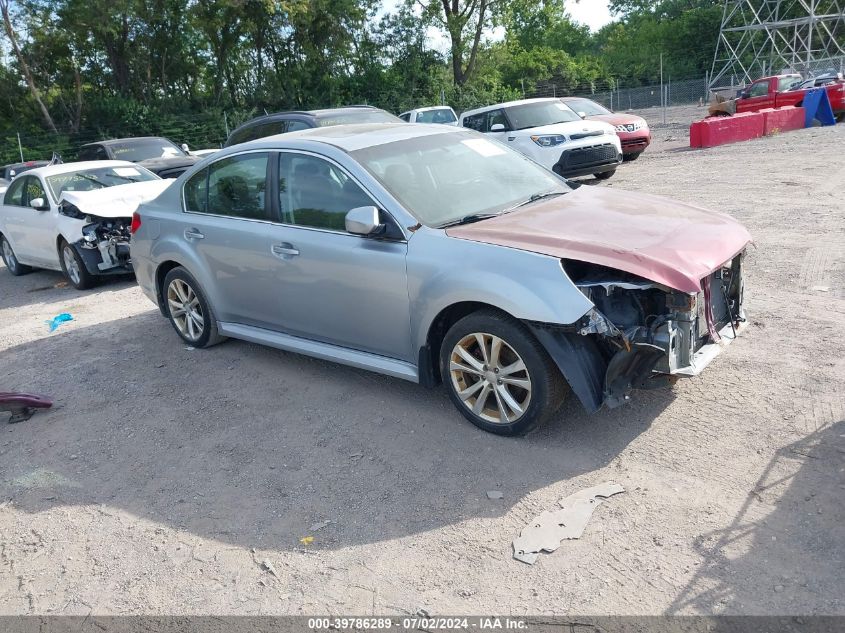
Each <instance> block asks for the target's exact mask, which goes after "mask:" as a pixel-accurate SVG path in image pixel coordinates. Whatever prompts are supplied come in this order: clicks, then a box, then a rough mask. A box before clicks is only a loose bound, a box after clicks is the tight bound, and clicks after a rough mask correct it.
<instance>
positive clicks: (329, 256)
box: [131, 123, 750, 435]
mask: <svg viewBox="0 0 845 633" xmlns="http://www.w3.org/2000/svg"><path fill="white" fill-rule="evenodd" d="M132 231H133V237H132V244H131V256H132V262H133V265H134V267H135V272H136V276H137V279H138V282H139V284H140V286H141V288H142V290H143V291H144V292H145V293H146V295H147V296H148V297H149V298H150V299H152V300H153V301H154V302H156V303H157V304H158V306H159V308H160V309H161V312H162V314H164V316H166V317H167V318H168V319H169V320H170V321H171V323H172V325H173V327H174V328H175V330H176V332H177V334H178V335H179V336H180V337H181V338H182V340H184V341H185V342H186V343H188V344H190V345H192V346H194V347H208V346H210V345H213V344H215V343H218V342H220V341H221V340H223V339H224V338H225V337H234V338H239V339H243V340H247V341H252V342H256V343H262V344H265V345H271V346H273V347H278V348H281V349H285V350H291V351H296V352H301V353H304V354H308V355H311V356H315V357H318V358H323V359H329V360H333V361H337V362H340V363H345V364H348V365H352V366H355V367H360V368H365V369H369V370H373V371H377V372H381V373H384V374H388V375H390V376H395V377H397V378H403V379H406V380H410V381H413V382H419V383H422V384H424V385H435V384H437V383H438V382H441V381H442V382H444V383H445V384H446V387H447V389H448V392H449V394H450V396H451V398H452V400H453V401H454V403H455V405H456V406H457V408H458V410H459V411H461V413H462V414H463V415H464V416H466V417H467V418H468V419H469V420H470V421H472V422H473V423H474V424H476V425H478V426H479V427H481V428H483V429H485V430H487V431H491V432H494V433H500V434H505V435H514V434H520V433H524V432H525V431H527V430H528V429H530V428H532V427H533V426H535V425H536V424H537V423H539V422H541V421H542V420H544V419H546V418H548V417H549V416H551V415H552V414H553V413H554V412H555V411H556V410H557V409H558V407H559V406H560V404H561V402H562V400H563V398H564V396H565V394H566V393H567V392H568V390H569V388H571V391H572V392H574V394H575V395H576V396H577V397H578V399H579V400H580V401H581V402H582V403H583V404H584V406H585V407H586V408H587V409H588V410H589V411H596V410H598V409H599V408H600V407H601V406H602V405H607V406H616V405H619V404H622V403H623V402H625V400H627V399H628V397H629V395H628V394H629V392H630V391H631V389H632V388H634V387H655V386H661V385H665V384H668V383H669V382H670V380H669V379H670V377H672V376H692V375H695V374H697V373H698V372H699V371H701V370H702V369H703V368H704V366H706V365H707V363H709V361H710V360H712V358H713V357H714V356H715V355H716V354H718V353H719V351H720V350H721V349H722V348H723V347H724V343H725V342H730V341H732V340H733V339H734V338H735V337H736V335H737V333H738V332H739V331H740V330H741V329H742V326H743V322H744V312H743V307H742V302H743V282H742V279H743V276H742V260H743V253H744V250H745V247H746V245H747V244H748V242H749V240H750V236H749V235H748V233H747V231H746V230H745V229H744V228H743V227H742V226H741V225H739V224H738V223H737V222H735V221H734V220H732V219H731V218H730V217H728V216H725V215H722V214H717V213H712V212H708V211H704V210H701V209H697V208H694V207H690V206H687V205H683V204H680V203H676V202H672V201H668V200H664V199H662V198H657V197H654V196H647V195H639V194H632V193H622V192H616V191H612V190H610V189H607V188H601V187H580V188H572V187H571V186H570V185H568V184H567V182H566V181H565V180H563V179H562V178H560V177H558V176H556V175H555V174H553V173H551V172H550V171H547V170H545V169H543V168H542V167H540V166H539V165H537V164H536V163H534V162H532V161H530V160H529V159H527V158H525V157H524V156H522V155H521V154H520V153H518V152H516V151H514V150H511V149H509V148H508V147H505V146H503V145H501V144H499V143H496V142H495V141H492V140H490V139H487V138H485V137H484V136H483V135H481V134H478V133H476V132H473V131H470V130H466V129H461V128H453V127H449V126H443V125H416V124H406V123H401V124H376V125H350V126H337V127H328V128H322V129H313V130H307V131H303V132H295V133H292V134H285V135H282V136H275V137H271V138H266V139H262V140H257V141H253V142H250V143H247V144H244V145H238V146H235V147H231V148H228V149H224V150H222V151H220V152H218V153H216V154H214V155H213V156H211V157H210V158H207V159H205V160H204V161H203V162H201V163H199V164H198V165H196V166H195V167H194V168H193V169H192V170H191V171H189V172H188V173H186V174H184V175H183V176H181V177H180V178H179V179H178V180H177V181H176V182H175V183H174V185H173V186H171V187H170V188H168V189H167V190H166V191H165V192H164V193H163V194H162V195H161V196H159V197H158V198H157V199H156V200H154V201H152V202H150V203H147V204H145V205H143V206H142V207H140V208H139V210H138V212H137V213H136V214H135V216H134V218H133V221H132Z"/></svg>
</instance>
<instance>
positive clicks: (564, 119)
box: [506, 101, 581, 130]
mask: <svg viewBox="0 0 845 633" xmlns="http://www.w3.org/2000/svg"><path fill="white" fill-rule="evenodd" d="M506 111H507V113H508V118H509V119H510V121H511V124H512V125H513V129H515V130H526V129H528V128H532V127H542V126H543V125H554V124H555V123H568V122H570V121H580V120H581V117H579V116H578V115H577V114H575V112H573V111H572V110H571V109H569V108H568V107H566V106H565V105H564V104H562V103H561V102H560V101H541V102H539V103H526V104H524V105H517V106H511V107H509V108H506Z"/></svg>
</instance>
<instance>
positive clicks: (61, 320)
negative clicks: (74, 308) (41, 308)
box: [44, 312, 73, 332]
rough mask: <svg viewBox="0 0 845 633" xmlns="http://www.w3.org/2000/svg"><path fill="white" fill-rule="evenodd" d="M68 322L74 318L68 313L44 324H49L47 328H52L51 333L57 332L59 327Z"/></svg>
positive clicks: (63, 313)
mask: <svg viewBox="0 0 845 633" xmlns="http://www.w3.org/2000/svg"><path fill="white" fill-rule="evenodd" d="M67 321H73V316H71V315H70V314H69V313H67V312H62V313H61V314H57V315H56V316H54V317H53V318H52V319H48V320H47V321H44V323H46V324H47V327H49V328H50V331H51V332H55V331H56V328H57V327H59V326H60V325H61V324H62V323H65V322H67Z"/></svg>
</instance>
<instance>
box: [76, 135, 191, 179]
mask: <svg viewBox="0 0 845 633" xmlns="http://www.w3.org/2000/svg"><path fill="white" fill-rule="evenodd" d="M79 160H80V161H83V160H128V161H129V162H130V163H138V164H139V165H141V167H146V168H147V169H149V170H150V171H151V172H153V173H154V174H156V175H158V176H160V177H162V178H177V177H178V176H180V175H181V174H182V172H183V171H185V170H186V169H188V167H190V166H191V165H193V164H194V163H195V162H197V161H198V160H200V159H199V157H197V156H191V155H190V154H188V153H187V152H185V151H184V150H183V149H182V148H181V147H179V146H178V145H176V144H175V143H173V142H172V141H168V140H167V139H166V138H162V137H160V136H139V137H136V138H116V139H111V140H108V141H97V142H96V143H88V144H86V145H83V146H82V147H81V148H80V150H79Z"/></svg>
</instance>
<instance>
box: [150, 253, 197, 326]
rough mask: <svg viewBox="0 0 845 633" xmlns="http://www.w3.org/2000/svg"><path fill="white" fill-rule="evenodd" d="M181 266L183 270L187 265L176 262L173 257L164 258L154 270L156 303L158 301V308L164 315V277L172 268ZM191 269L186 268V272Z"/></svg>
mask: <svg viewBox="0 0 845 633" xmlns="http://www.w3.org/2000/svg"><path fill="white" fill-rule="evenodd" d="M179 267H182V268H184V269H185V270H188V267H187V266H185V265H184V264H182V263H181V262H178V261H176V260H174V259H166V260H164V261H163V262H161V263H160V264H159V265H158V266H157V267H156V271H155V291H156V303H158V309H159V310H160V311H161V313H162V314H163V315H164V316H167V312H166V311H165V309H164V278H165V277H167V273H169V272H170V271H171V270H173V269H174V268H179ZM190 272H191V271H190V270H188V273H190Z"/></svg>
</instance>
